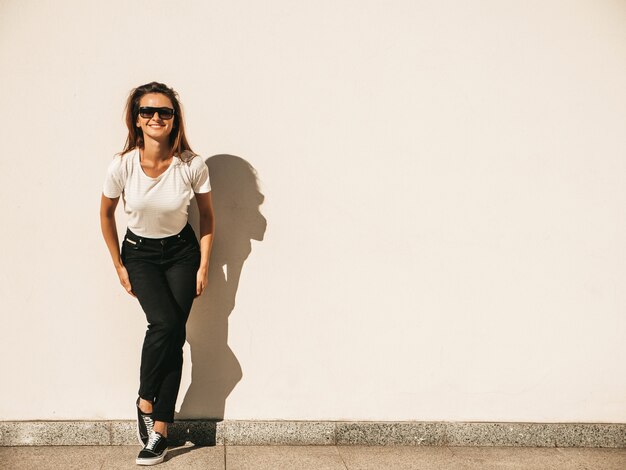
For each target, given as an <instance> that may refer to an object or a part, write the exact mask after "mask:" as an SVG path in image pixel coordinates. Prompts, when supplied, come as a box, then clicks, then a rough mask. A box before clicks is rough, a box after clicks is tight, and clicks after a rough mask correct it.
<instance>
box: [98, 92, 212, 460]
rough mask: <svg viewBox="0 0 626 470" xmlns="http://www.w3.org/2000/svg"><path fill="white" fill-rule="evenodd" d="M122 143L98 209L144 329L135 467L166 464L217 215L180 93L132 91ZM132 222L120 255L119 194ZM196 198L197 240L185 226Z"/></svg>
mask: <svg viewBox="0 0 626 470" xmlns="http://www.w3.org/2000/svg"><path fill="white" fill-rule="evenodd" d="M126 126H127V127H128V138H127V140H126V145H125V148H124V150H123V151H122V152H121V153H120V154H119V155H117V156H116V157H115V158H114V160H113V161H112V162H111V164H110V165H109V167H108V170H107V174H106V178H105V182H104V186H103V191H102V199H101V206H100V223H101V227H102V234H103V236H104V240H105V242H106V244H107V247H108V249H109V252H110V254H111V258H112V259H113V264H114V266H115V269H116V271H117V275H118V277H119V280H120V283H121V284H122V286H123V287H124V288H125V289H126V291H127V292H128V293H129V294H130V295H132V296H134V297H136V298H137V299H138V300H139V303H140V304H141V307H142V309H143V311H144V312H145V314H146V319H147V321H148V328H147V331H146V335H145V338H144V343H143V349H142V353H141V368H140V386H139V397H138V398H137V402H136V408H137V434H138V437H139V440H140V441H141V443H142V445H143V449H142V450H141V451H140V452H139V455H138V457H137V460H136V462H137V464H139V465H154V464H157V463H160V462H162V461H163V459H164V457H165V454H166V452H167V424H168V423H172V422H173V421H174V408H175V405H176V398H177V396H178V389H179V387H180V380H181V372H182V364H183V351H182V347H183V345H184V343H185V325H186V322H187V318H188V316H189V312H190V310H191V305H192V303H193V300H194V298H195V297H197V296H199V295H200V294H202V292H203V291H204V289H205V288H206V286H207V282H208V265H209V255H210V252H211V246H212V243H213V233H214V218H213V208H212V204H211V192H210V191H211V185H210V181H209V170H208V167H207V166H206V164H205V163H204V161H203V160H202V158H201V157H199V156H198V155H196V154H194V153H193V152H192V151H191V148H190V147H189V144H188V143H187V138H186V136H185V127H184V122H183V114H182V110H181V106H180V103H179V101H178V95H177V93H176V92H175V91H174V90H173V89H171V88H169V87H167V86H166V85H164V84H162V83H157V82H152V83H148V84H146V85H142V86H140V87H137V88H135V89H134V90H132V91H131V93H130V95H129V97H128V101H127V103H126ZM120 195H121V196H122V198H123V201H124V211H125V212H126V214H127V215H128V228H127V231H126V234H125V236H124V240H123V242H122V247H121V252H120V246H119V244H118V233H117V228H116V225H115V217H114V214H115V208H116V207H117V203H118V201H119V196H120ZM194 196H195V198H196V201H197V203H198V210H199V215H200V243H198V240H197V238H196V235H195V233H194V231H193V228H192V227H191V225H189V223H188V221H187V219H188V212H187V209H188V205H189V201H190V199H191V198H192V197H194Z"/></svg>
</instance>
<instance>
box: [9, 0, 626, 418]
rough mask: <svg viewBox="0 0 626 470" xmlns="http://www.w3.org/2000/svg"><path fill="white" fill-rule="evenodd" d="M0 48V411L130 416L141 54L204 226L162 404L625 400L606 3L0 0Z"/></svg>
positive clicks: (614, 108) (359, 405)
mask: <svg viewBox="0 0 626 470" xmlns="http://www.w3.org/2000/svg"><path fill="white" fill-rule="evenodd" d="M0 70H1V72H0V74H1V76H2V79H1V83H2V87H0V90H1V93H2V95H1V101H0V104H1V107H2V112H0V135H1V136H2V141H3V142H4V150H3V151H2V153H3V156H4V158H3V165H2V169H3V171H2V172H1V176H0V178H1V180H0V191H1V193H0V197H1V198H2V213H3V222H4V223H3V230H2V231H1V232H0V233H1V237H2V269H1V270H0V276H1V280H0V281H1V282H0V289H1V297H0V298H1V310H2V317H1V319H2V327H1V328H0V331H1V336H2V338H1V339H2V340H1V341H0V358H1V359H0V361H1V370H2V375H3V377H2V384H3V385H2V387H0V419H6V420H21V419H24V420H26V419H118V418H132V416H133V414H132V413H133V403H134V399H135V397H136V390H137V386H138V366H139V353H140V347H141V341H142V335H143V331H144V328H145V318H144V316H143V312H142V311H141V309H140V306H139V304H138V303H137V301H136V300H135V299H133V298H131V297H130V296H128V294H126V293H125V291H124V290H123V289H122V288H121V286H120V285H119V284H118V280H117V277H116V274H115V271H114V269H113V266H112V263H111V260H110V259H109V256H108V253H107V252H106V248H105V245H104V242H103V240H102V238H101V235H100V228H99V219H98V209H99V198H100V191H101V186H102V181H103V178H104V172H105V169H106V167H107V165H108V163H109V161H110V159H111V158H112V156H113V154H114V153H115V152H117V151H119V150H121V148H122V145H123V143H124V139H125V129H124V125H123V122H122V108H123V105H124V99H125V97H126V94H127V93H128V91H129V90H130V89H131V88H132V87H134V86H137V85H139V84H142V83H145V82H148V81H151V80H159V81H163V82H165V83H167V84H170V85H172V86H174V87H175V88H176V89H177V90H178V91H179V93H180V96H181V99H182V101H183V104H184V106H185V109H186V112H187V123H188V128H189V137H190V141H191V143H192V146H193V147H194V150H196V151H197V152H199V153H200V154H202V155H203V156H204V157H205V158H206V159H207V160H208V163H209V167H210V169H211V173H212V174H211V177H212V182H213V185H214V198H215V199H216V210H217V211H218V221H217V223H218V225H219V227H220V232H219V233H218V240H217V241H216V249H215V252H214V257H213V259H212V272H211V290H210V291H209V292H207V293H206V294H205V295H204V296H203V297H202V298H201V299H200V300H198V301H196V304H195V306H194V309H193V312H192V317H191V319H190V322H189V325H188V331H189V333H188V335H189V344H188V345H187V346H186V353H187V356H186V360H187V365H186V369H185V377H184V381H183V385H182V389H181V394H180V400H179V407H181V408H182V410H181V411H182V413H181V414H180V415H179V417H183V416H187V417H192V416H194V417H200V416H223V417H225V418H227V419H331V420H333V419H355V420H475V421H508V420H511V421H536V422H553V421H563V422H570V421H583V422H626V375H625V374H624V373H623V372H624V362H625V360H626V342H625V341H624V338H625V334H626V315H625V314H624V313H625V311H626V310H625V308H626V289H624V285H625V282H626V252H625V250H624V241H625V240H626V222H625V217H624V207H625V203H626V184H625V183H626V181H625V179H624V175H625V174H626V163H625V162H626V159H625V157H626V139H624V131H625V130H626V87H624V83H626V3H625V2H623V1H619V0H614V1H592V0H588V1H565V0H562V1H556V0H554V1H547V2H543V1H533V2H528V1H496V0H494V1H486V0H481V1H473V2H465V1H446V2H435V1H432V2H426V1H413V0H411V1H410V0H406V1H387V2H383V1H371V0H367V1H363V0H358V1H357V0H351V1H348V0H343V1H336V0H333V1H315V2H311V1H309V2H304V1H299V2H296V1H286V0H285V1H272V2H257V1H245V2H242V1H232V0H229V1H220V2H215V1H213V2H204V1H196V2H191V1H185V2H182V1H181V2H171V1H167V2H166V1H150V2H147V1H132V2H127V1H121V0H116V1H109V2H83V1H78V0H75V1H65V2H53V1H47V2H45V1H17V0H15V1H7V0H4V1H0ZM246 162H247V163H246ZM253 170H255V171H256V174H257V178H258V179H257V180H255V177H254V172H253ZM261 202H262V204H261ZM259 204H260V205H259ZM120 212H121V211H120ZM119 224H120V226H119V229H120V232H121V231H122V230H123V229H124V219H123V217H122V215H121V214H120V216H119ZM191 362H193V366H192V365H191Z"/></svg>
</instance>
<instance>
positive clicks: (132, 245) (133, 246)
mask: <svg viewBox="0 0 626 470" xmlns="http://www.w3.org/2000/svg"><path fill="white" fill-rule="evenodd" d="M122 243H123V244H124V246H125V247H126V248H127V249H130V250H138V249H139V248H140V247H141V240H136V239H134V238H132V237H129V236H128V235H126V236H124V241H123V242H122Z"/></svg>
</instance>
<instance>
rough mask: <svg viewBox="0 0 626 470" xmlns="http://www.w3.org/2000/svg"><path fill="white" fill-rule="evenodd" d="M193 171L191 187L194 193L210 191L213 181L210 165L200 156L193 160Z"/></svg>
mask: <svg viewBox="0 0 626 470" xmlns="http://www.w3.org/2000/svg"><path fill="white" fill-rule="evenodd" d="M192 161H193V162H194V165H193V173H192V180H191V187H192V188H193V192H194V193H208V192H209V191H211V181H210V180H209V167H208V166H207V165H206V163H205V162H204V161H203V160H202V158H200V157H196V158H194V159H193V160H192Z"/></svg>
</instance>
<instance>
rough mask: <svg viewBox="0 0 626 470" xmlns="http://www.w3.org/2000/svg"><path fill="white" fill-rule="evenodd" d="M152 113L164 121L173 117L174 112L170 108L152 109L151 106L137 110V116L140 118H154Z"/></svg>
mask: <svg viewBox="0 0 626 470" xmlns="http://www.w3.org/2000/svg"><path fill="white" fill-rule="evenodd" d="M154 113H159V117H160V118H161V119H165V120H166V121H167V120H168V119H172V118H173V117H174V110H173V109H172V108H153V107H152V106H141V107H140V108H139V115H140V116H141V117H142V118H145V119H150V118H151V117H152V116H154Z"/></svg>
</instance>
